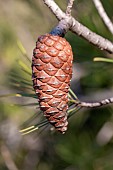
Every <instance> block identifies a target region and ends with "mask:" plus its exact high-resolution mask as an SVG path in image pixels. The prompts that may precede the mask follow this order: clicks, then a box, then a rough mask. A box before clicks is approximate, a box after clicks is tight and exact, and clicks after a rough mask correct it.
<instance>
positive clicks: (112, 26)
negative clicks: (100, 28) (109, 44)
mask: <svg viewBox="0 0 113 170" xmlns="http://www.w3.org/2000/svg"><path fill="white" fill-rule="evenodd" d="M93 3H94V4H95V7H96V9H97V11H98V13H99V15H100V17H101V18H102V20H103V22H104V23H105V25H106V26H107V28H108V29H109V31H110V32H111V33H112V34H113V23H112V22H111V20H110V18H109V17H108V15H107V14H106V12H105V10H104V7H103V5H102V3H101V1H100V0H93Z"/></svg>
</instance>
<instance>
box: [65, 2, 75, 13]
mask: <svg viewBox="0 0 113 170" xmlns="http://www.w3.org/2000/svg"><path fill="white" fill-rule="evenodd" d="M73 2H74V0H68V5H67V9H66V15H68V16H71V10H72V6H73Z"/></svg>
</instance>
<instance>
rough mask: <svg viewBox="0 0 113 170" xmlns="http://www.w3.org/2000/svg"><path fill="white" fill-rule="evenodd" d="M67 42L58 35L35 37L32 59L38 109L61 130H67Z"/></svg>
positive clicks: (69, 57) (69, 70)
mask: <svg viewBox="0 0 113 170" xmlns="http://www.w3.org/2000/svg"><path fill="white" fill-rule="evenodd" d="M72 60H73V54H72V49H71V46H70V44H69V43H68V42H67V41H66V40H65V39H64V38H62V37H60V36H57V35H51V34H45V35H43V36H40V37H39V38H38V41H37V43H36V48H35V49H34V53H33V58H32V80H33V87H34V89H35V92H36V94H37V96H38V99H39V105H40V109H41V110H42V111H43V113H44V115H45V116H46V118H47V119H48V121H49V122H50V123H51V124H52V125H53V126H54V127H55V128H56V129H57V130H58V131H60V132H61V133H65V131H66V130H67V125H68V122H67V113H66V111H67V109H68V90H69V86H70V80H71V77H72Z"/></svg>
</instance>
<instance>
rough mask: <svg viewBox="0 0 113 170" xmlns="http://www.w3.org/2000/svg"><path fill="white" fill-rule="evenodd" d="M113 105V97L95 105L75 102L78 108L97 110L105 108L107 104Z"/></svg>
mask: <svg viewBox="0 0 113 170" xmlns="http://www.w3.org/2000/svg"><path fill="white" fill-rule="evenodd" d="M110 103H113V97H111V98H109V99H104V100H101V101H99V102H94V103H87V102H82V101H75V105H76V106H81V107H89V108H96V107H100V106H104V105H107V104H110Z"/></svg>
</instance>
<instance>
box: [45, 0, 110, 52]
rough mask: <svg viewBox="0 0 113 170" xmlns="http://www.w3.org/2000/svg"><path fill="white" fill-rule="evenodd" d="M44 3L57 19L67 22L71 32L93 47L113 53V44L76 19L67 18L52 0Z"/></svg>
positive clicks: (46, 0)
mask: <svg viewBox="0 0 113 170" xmlns="http://www.w3.org/2000/svg"><path fill="white" fill-rule="evenodd" d="M43 1H44V3H45V4H46V5H47V6H48V7H49V8H50V9H51V11H52V13H53V14H54V15H55V16H56V17H57V19H58V20H59V21H61V20H65V27H66V25H67V27H68V26H70V28H69V29H70V30H71V31H72V32H74V33H76V34H78V35H79V36H81V37H83V38H84V39H86V40H87V41H89V42H90V43H92V44H93V45H95V46H97V47H98V48H100V49H101V50H105V51H108V52H110V53H113V43H112V42H111V41H109V40H107V39H105V38H103V37H101V36H100V35H98V34H96V33H94V32H92V31H91V30H89V29H88V28H87V27H85V26H84V25H82V24H80V23H79V22H78V21H77V20H76V19H75V18H73V17H71V16H67V15H66V14H65V13H64V12H63V11H62V10H61V9H60V8H59V7H58V5H57V4H56V3H55V2H54V1H53V0H52V1H51V0H43Z"/></svg>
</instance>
